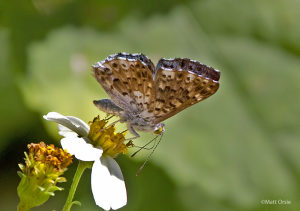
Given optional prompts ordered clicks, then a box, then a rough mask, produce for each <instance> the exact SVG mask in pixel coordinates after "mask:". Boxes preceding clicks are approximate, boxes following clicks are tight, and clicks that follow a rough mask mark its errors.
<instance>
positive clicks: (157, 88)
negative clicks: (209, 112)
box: [93, 53, 220, 139]
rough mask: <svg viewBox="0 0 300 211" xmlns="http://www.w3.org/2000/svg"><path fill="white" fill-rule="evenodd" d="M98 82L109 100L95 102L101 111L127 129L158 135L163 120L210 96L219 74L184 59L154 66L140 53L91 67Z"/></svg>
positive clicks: (113, 58)
mask: <svg viewBox="0 0 300 211" xmlns="http://www.w3.org/2000/svg"><path fill="white" fill-rule="evenodd" d="M93 73H94V76H95V78H96V79H97V81H98V82H99V83H100V84H101V86H102V87H103V89H104V90H105V91H106V92H107V94H108V95H109V96H110V99H102V100H95V101H94V104H95V105H96V106H97V107H98V108H99V109H100V110H102V111H104V112H106V113H108V114H112V115H116V116H119V117H120V119H119V120H118V121H120V122H123V123H127V128H128V130H129V131H130V132H131V133H132V134H134V135H135V136H134V137H132V138H130V139H134V138H138V137H140V135H139V134H138V132H137V131H146V132H153V133H154V134H156V135H160V134H162V133H163V132H164V131H165V127H164V124H163V123H162V121H164V120H166V119H168V118H170V117H171V116H174V115H175V114H177V113H178V112H180V111H182V110H184V109H185V108H187V107H189V106H192V105H194V104H195V103H198V102H200V101H202V100H204V99H206V98H208V97H209V96H211V95H213V94H214V93H215V92H216V91H217V90H218V88H219V79H220V72H219V71H218V70H216V69H214V68H212V67H209V66H206V65H204V64H201V63H200V62H197V61H194V60H190V59H187V58H184V59H182V58H175V59H165V58H162V59H160V60H159V62H158V63H157V65H156V66H154V64H153V63H152V61H151V60H150V59H149V58H148V57H147V56H145V55H143V54H128V53H118V54H113V55H110V56H108V57H107V58H106V59H105V60H103V61H100V62H97V63H96V64H95V65H93Z"/></svg>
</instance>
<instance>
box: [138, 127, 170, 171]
mask: <svg viewBox="0 0 300 211" xmlns="http://www.w3.org/2000/svg"><path fill="white" fill-rule="evenodd" d="M163 135H164V134H163V133H162V134H161V136H160V139H159V141H158V142H157V144H156V145H155V147H154V148H153V150H152V152H151V153H150V154H149V155H148V157H147V158H146V160H145V161H144V163H143V164H142V165H141V167H140V168H139V170H138V171H137V172H136V176H139V175H140V173H141V172H142V170H143V168H144V167H145V165H146V163H147V162H148V161H149V160H150V158H151V156H152V154H153V153H154V151H155V149H156V148H157V146H158V145H159V143H160V142H161V139H162V137H163Z"/></svg>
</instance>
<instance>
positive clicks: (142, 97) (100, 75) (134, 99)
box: [93, 53, 154, 114]
mask: <svg viewBox="0 0 300 211" xmlns="http://www.w3.org/2000/svg"><path fill="white" fill-rule="evenodd" d="M93 71H94V75H95V78H96V79H97V81H98V82H99V83H100V84H101V86H102V87H103V88H104V90H105V91H106V92H107V94H108V95H109V96H110V97H111V100H112V101H113V102H114V103H115V104H116V105H118V106H119V107H120V108H122V109H123V110H125V111H129V112H130V113H131V114H138V113H141V112H142V111H147V110H148V108H149V106H150V104H153V103H154V88H153V87H154V81H153V73H154V65H153V63H152V61H151V60H150V59H149V58H148V57H146V56H145V55H143V54H126V53H119V54H114V55H111V56H109V57H107V58H106V59H105V60H103V61H101V62H98V63H97V64H96V65H94V66H93Z"/></svg>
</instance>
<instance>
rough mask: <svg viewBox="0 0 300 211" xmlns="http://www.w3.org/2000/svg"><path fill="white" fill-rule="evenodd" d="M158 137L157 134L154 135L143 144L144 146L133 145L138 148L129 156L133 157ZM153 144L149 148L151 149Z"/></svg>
mask: <svg viewBox="0 0 300 211" xmlns="http://www.w3.org/2000/svg"><path fill="white" fill-rule="evenodd" d="M157 138H158V136H155V137H154V138H153V139H152V140H151V141H149V142H148V143H147V144H145V145H144V146H141V147H140V146H135V147H138V148H140V149H138V150H137V151H136V152H135V153H133V154H132V155H131V156H130V157H133V156H135V155H136V154H137V153H138V152H140V151H141V150H142V149H146V146H148V145H149V144H150V143H152V142H153V141H155V140H156V139H157ZM152 148H153V146H152V147H151V148H149V149H152Z"/></svg>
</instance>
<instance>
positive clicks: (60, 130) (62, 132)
mask: <svg viewBox="0 0 300 211" xmlns="http://www.w3.org/2000/svg"><path fill="white" fill-rule="evenodd" d="M58 134H59V135H61V136H64V137H69V136H78V134H77V133H75V132H74V131H72V130H70V129H69V128H67V127H65V126H63V125H61V124H58Z"/></svg>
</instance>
